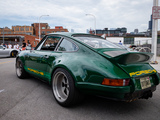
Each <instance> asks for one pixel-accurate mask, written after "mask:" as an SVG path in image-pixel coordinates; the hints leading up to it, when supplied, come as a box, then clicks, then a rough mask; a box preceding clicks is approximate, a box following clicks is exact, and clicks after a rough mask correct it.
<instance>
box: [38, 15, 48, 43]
mask: <svg viewBox="0 0 160 120" xmlns="http://www.w3.org/2000/svg"><path fill="white" fill-rule="evenodd" d="M43 16H49V15H41V16H40V17H39V41H40V40H41V29H40V28H41V27H40V19H41V17H43Z"/></svg>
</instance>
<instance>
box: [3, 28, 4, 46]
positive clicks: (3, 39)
mask: <svg viewBox="0 0 160 120" xmlns="http://www.w3.org/2000/svg"><path fill="white" fill-rule="evenodd" d="M3 44H4V27H3Z"/></svg>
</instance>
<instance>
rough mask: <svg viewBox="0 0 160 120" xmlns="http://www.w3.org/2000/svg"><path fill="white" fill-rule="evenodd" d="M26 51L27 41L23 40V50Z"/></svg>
mask: <svg viewBox="0 0 160 120" xmlns="http://www.w3.org/2000/svg"><path fill="white" fill-rule="evenodd" d="M25 49H26V43H25V40H23V43H22V50H25Z"/></svg>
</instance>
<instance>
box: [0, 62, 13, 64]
mask: <svg viewBox="0 0 160 120" xmlns="http://www.w3.org/2000/svg"><path fill="white" fill-rule="evenodd" d="M10 62H14V61H6V62H0V64H6V63H10Z"/></svg>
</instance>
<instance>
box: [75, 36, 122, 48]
mask: <svg viewBox="0 0 160 120" xmlns="http://www.w3.org/2000/svg"><path fill="white" fill-rule="evenodd" d="M75 38H77V39H78V40H80V41H81V42H83V43H85V44H87V45H89V46H91V47H93V48H121V47H119V46H117V45H115V44H113V43H111V42H109V41H108V40H104V39H101V38H98V37H89V36H87V37H75Z"/></svg>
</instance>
